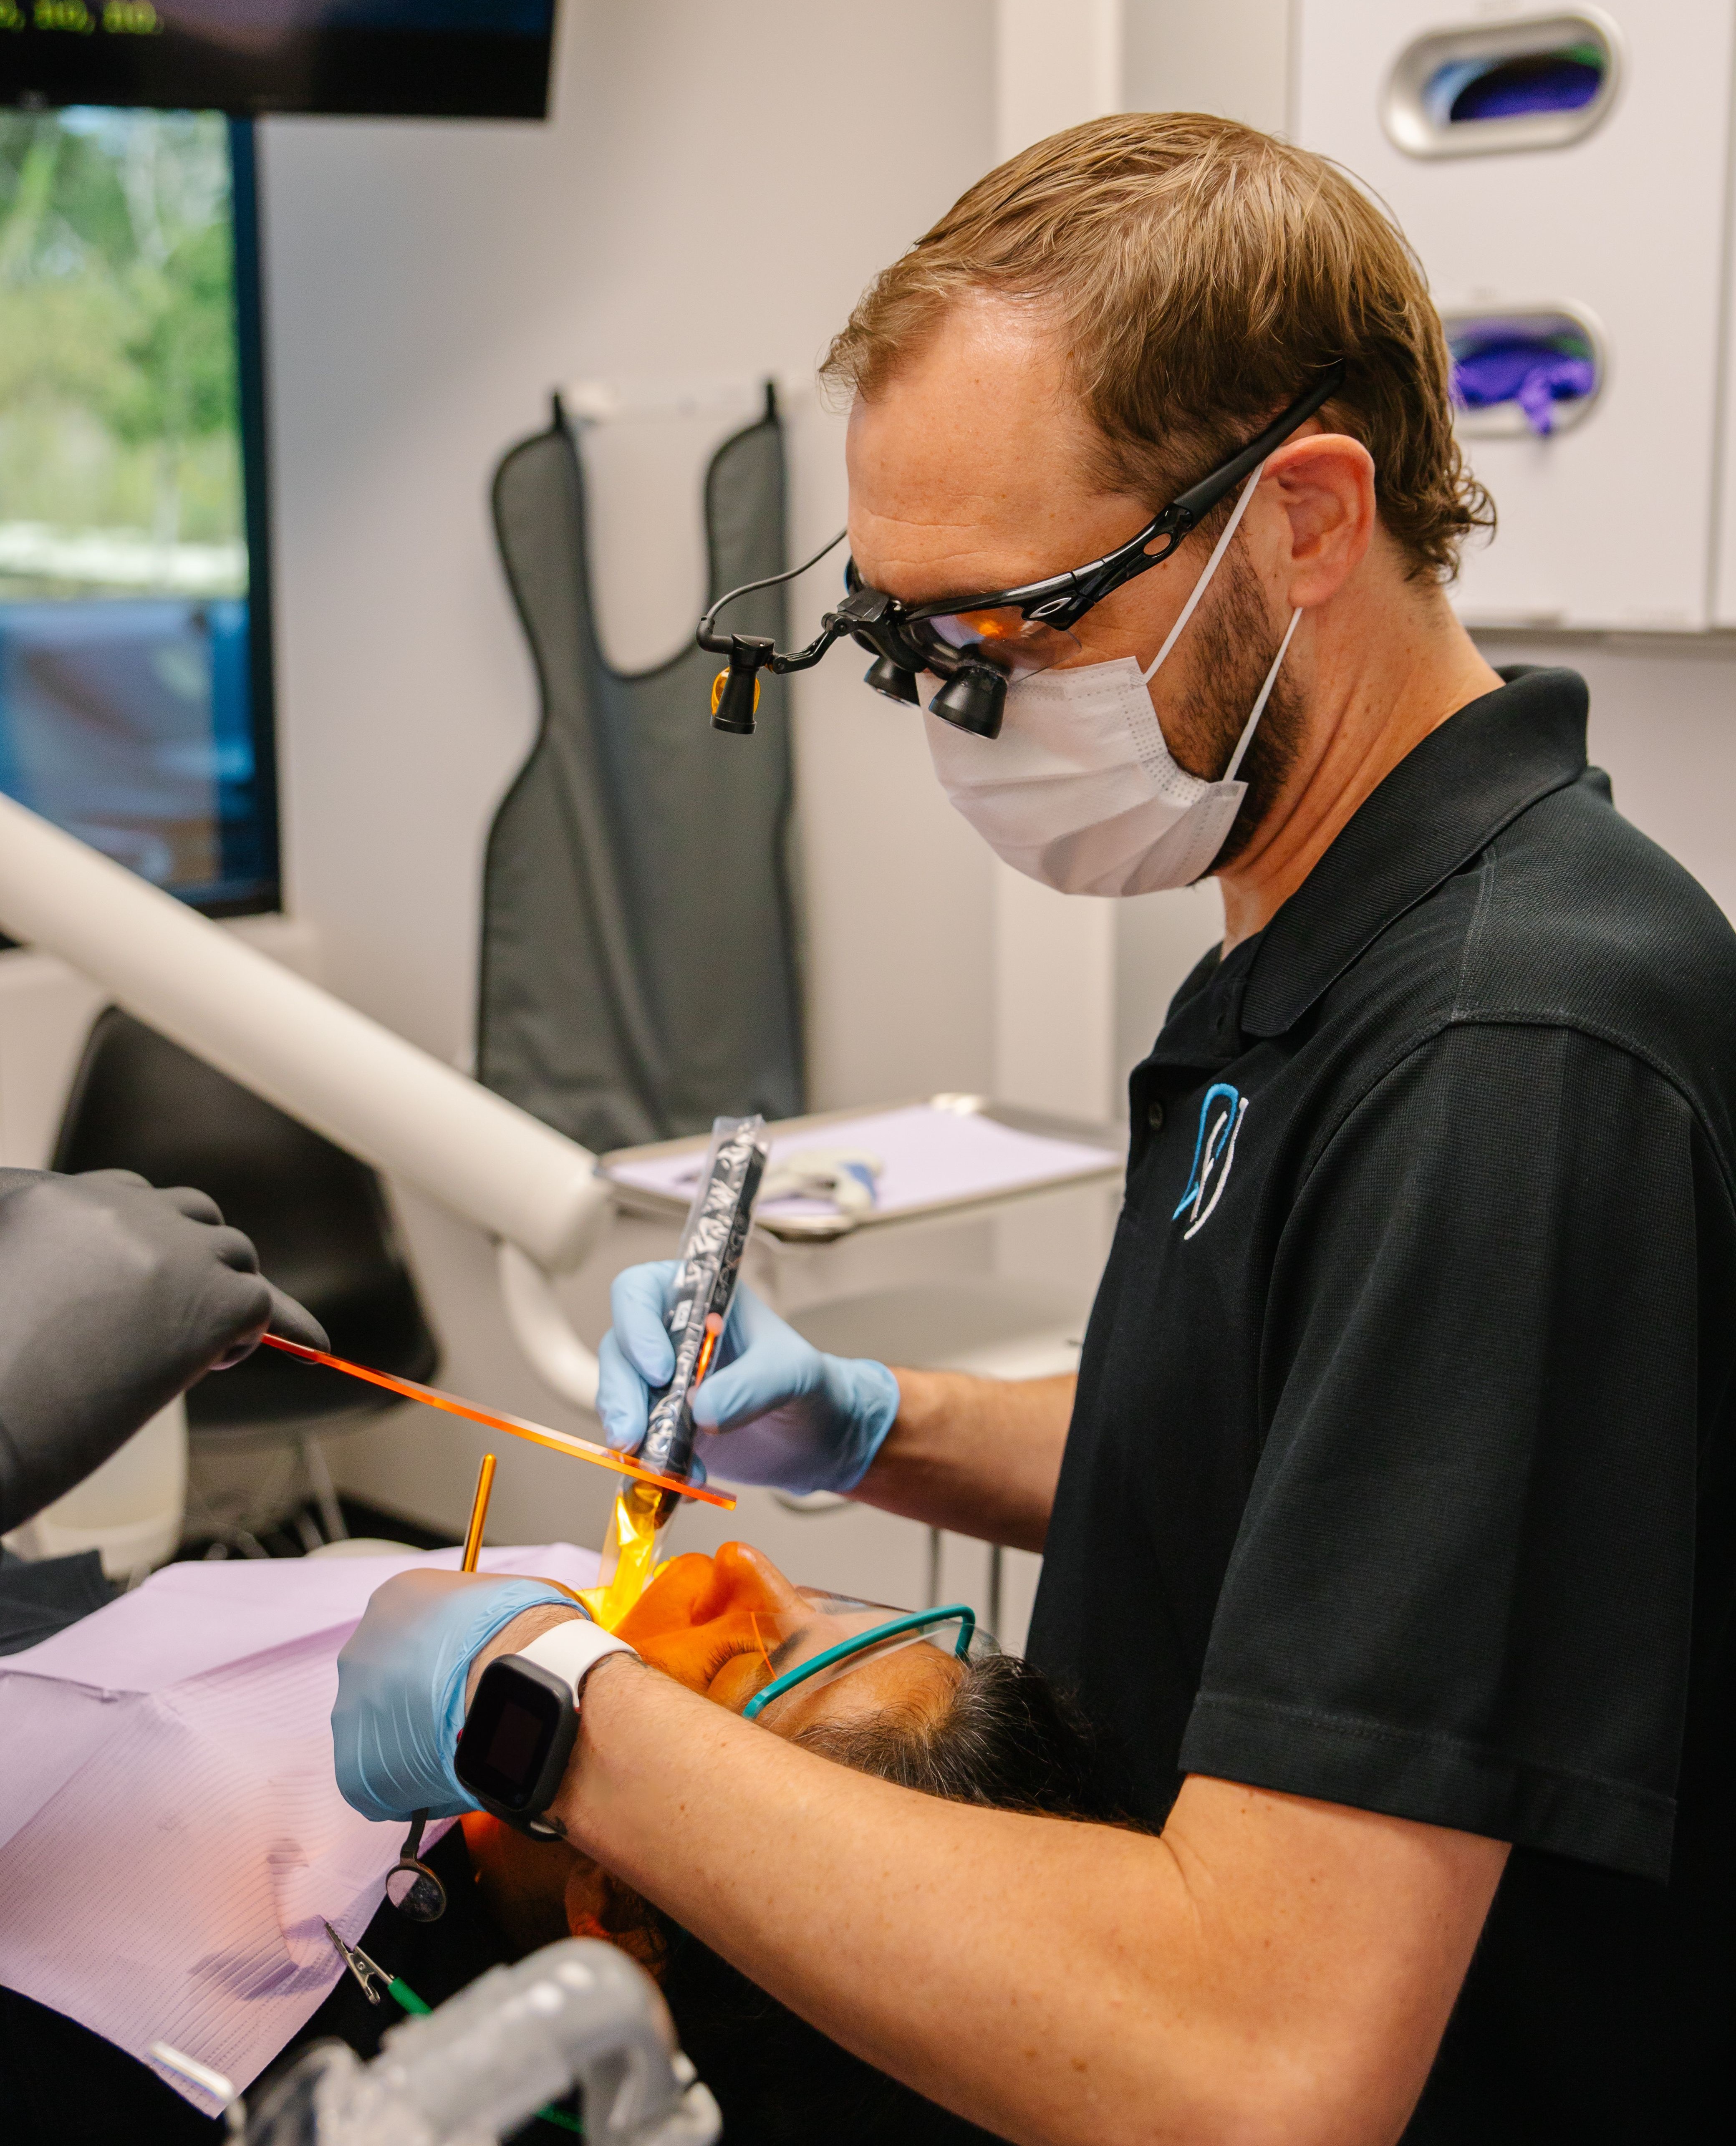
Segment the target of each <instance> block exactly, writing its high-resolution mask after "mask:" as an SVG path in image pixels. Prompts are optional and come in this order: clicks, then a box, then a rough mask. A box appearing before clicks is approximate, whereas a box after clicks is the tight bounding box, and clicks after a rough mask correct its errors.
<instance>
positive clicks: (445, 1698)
mask: <svg viewBox="0 0 1736 2146" xmlns="http://www.w3.org/2000/svg"><path fill="white" fill-rule="evenodd" d="M540 1602H553V1603H558V1604H559V1605H561V1607H562V1608H563V1609H571V1608H572V1607H573V1600H572V1597H571V1595H568V1594H566V1593H565V1592H564V1591H563V1590H561V1589H560V1588H558V1587H556V1586H554V1585H551V1583H550V1582H549V1581H548V1580H519V1579H496V1578H494V1577H492V1576H491V1575H486V1574H482V1573H473V1572H440V1571H434V1570H428V1569H427V1568H426V1567H425V1568H423V1569H422V1570H418V1571H414V1572H400V1573H397V1574H395V1575H393V1577H392V1579H390V1580H387V1582H386V1583H385V1585H383V1586H381V1587H377V1588H376V1589H375V1590H374V1591H373V1593H372V1595H370V1596H369V1597H368V1604H367V1609H366V1610H365V1611H364V1612H363V1613H362V1622H361V1623H360V1624H358V1625H357V1627H356V1629H355V1630H354V1631H353V1632H352V1633H351V1634H350V1636H349V1638H348V1639H347V1640H346V1641H345V1643H344V1648H343V1651H342V1654H339V1656H338V1657H337V1704H336V1705H335V1706H334V1707H333V1708H332V1754H333V1757H334V1759H335V1760H336V1762H337V1785H338V1787H339V1789H341V1790H342V1793H343V1798H344V1800H345V1802H346V1803H348V1804H353V1805H354V1806H355V1808H356V1809H357V1810H359V1811H360V1812H361V1813H362V1816H363V1817H364V1818H372V1819H387V1818H408V1817H409V1816H410V1814H411V1813H412V1811H418V1810H426V1811H427V1812H428V1813H429V1814H430V1815H431V1816H432V1817H434V1818H454V1817H456V1815H457V1814H458V1813H459V1812H460V1811H468V1810H475V1809H476V1808H477V1805H476V1798H475V1797H474V1796H473V1795H471V1794H470V1792H469V1791H468V1790H467V1789H465V1788H463V1787H461V1785H460V1784H459V1780H458V1776H457V1775H456V1774H455V1773H454V1772H453V1770H452V1754H453V1753H454V1752H455V1751H456V1749H457V1748H458V1732H459V1730H460V1729H462V1728H463V1726H464V1684H465V1679H466V1676H467V1675H468V1674H469V1670H470V1665H471V1662H472V1661H474V1660H475V1659H476V1656H477V1655H478V1654H480V1653H481V1651H482V1649H483V1648H484V1647H486V1645H487V1644H488V1642H489V1641H490V1640H491V1639H492V1638H493V1637H494V1635H495V1634H496V1632H498V1631H499V1630H500V1629H501V1627H502V1625H505V1624H511V1621H512V1619H514V1618H515V1617H516V1616H518V1615H519V1614H521V1612H522V1611H524V1610H526V1609H534V1608H535V1607H536V1605H537V1604H538V1603H540Z"/></svg>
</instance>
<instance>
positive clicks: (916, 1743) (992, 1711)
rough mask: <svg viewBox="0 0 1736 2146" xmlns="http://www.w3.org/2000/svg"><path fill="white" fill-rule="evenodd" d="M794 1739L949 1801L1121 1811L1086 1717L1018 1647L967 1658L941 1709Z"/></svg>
mask: <svg viewBox="0 0 1736 2146" xmlns="http://www.w3.org/2000/svg"><path fill="white" fill-rule="evenodd" d="M791 1742H792V1743H795V1744H801V1746H802V1748H803V1749H806V1750H809V1751H815V1752H817V1753H818V1754H820V1756H821V1758H824V1759H836V1761H837V1763H838V1764H840V1765H841V1766H849V1767H851V1768H852V1769H854V1770H855V1771H856V1773H858V1774H877V1775H878V1776H879V1778H880V1779H881V1780H883V1781H890V1782H892V1783H894V1784H895V1785H896V1786H897V1787H899V1788H900V1789H919V1790H920V1792H921V1793H922V1794H924V1795H929V1796H940V1797H943V1798H944V1799H945V1800H946V1801H947V1802H949V1803H955V1804H985V1805H987V1806H989V1807H990V1808H991V1809H995V1810H1015V1811H1032V1812H1035V1811H1046V1812H1048V1813H1049V1814H1050V1815H1051V1816H1054V1817H1065V1818H1081V1819H1110V1818H1113V1817H1114V1816H1115V1811H1114V1809H1112V1807H1111V1805H1110V1801H1109V1799H1108V1797H1107V1795H1106V1794H1105V1789H1104V1787H1103V1785H1102V1775H1103V1769H1102V1766H1101V1764H1100V1761H1099V1758H1098V1754H1097V1750H1096V1746H1095V1739H1093V1737H1092V1735H1091V1734H1090V1729H1088V1728H1087V1727H1086V1724H1085V1719H1084V1717H1083V1716H1082V1715H1081V1714H1080V1713H1079V1711H1078V1709H1076V1708H1075V1707H1074V1706H1073V1705H1071V1704H1070V1703H1069V1702H1068V1701H1067V1700H1066V1699H1065V1698H1064V1697H1063V1696H1062V1695H1061V1694H1060V1692H1059V1691H1057V1689H1055V1686H1054V1685H1053V1684H1050V1681H1049V1679H1047V1678H1046V1677H1045V1676H1043V1675H1042V1674H1040V1673H1039V1672H1038V1671H1037V1670H1035V1669H1032V1668H1031V1667H1030V1664H1029V1663H1027V1662H1024V1661H1021V1660H1020V1658H1019V1657H1018V1656H1017V1655H1016V1654H989V1655H986V1656H985V1657H983V1658H981V1659H978V1660H976V1661H972V1662H967V1663H965V1665H964V1674H963V1675H962V1676H961V1677H960V1679H959V1681H958V1684H956V1686H955V1689H954V1690H953V1692H952V1694H951V1696H950V1699H948V1700H947V1701H946V1703H945V1704H944V1705H942V1706H941V1707H940V1708H938V1709H935V1708H933V1707H930V1706H922V1705H919V1704H910V1705H908V1706H905V1705H895V1706H889V1707H887V1708H886V1709H884V1710H883V1711H882V1712H880V1713H879V1714H875V1716H873V1718H872V1719H869V1720H866V1721H852V1722H837V1723H834V1722H822V1723H821V1724H818V1725H816V1727H814V1728H812V1729H801V1730H800V1731H799V1732H798V1733H797V1734H796V1735H795V1736H793V1737H792V1738H791Z"/></svg>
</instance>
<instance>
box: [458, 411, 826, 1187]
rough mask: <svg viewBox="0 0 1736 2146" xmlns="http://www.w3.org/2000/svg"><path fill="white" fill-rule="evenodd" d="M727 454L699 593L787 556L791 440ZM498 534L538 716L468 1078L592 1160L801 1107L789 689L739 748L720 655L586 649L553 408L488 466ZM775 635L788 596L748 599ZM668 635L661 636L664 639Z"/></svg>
mask: <svg viewBox="0 0 1736 2146" xmlns="http://www.w3.org/2000/svg"><path fill="white" fill-rule="evenodd" d="M705 511H706V536H707V540H708V551H709V557H710V581H711V595H712V596H716V595H717V594H719V593H720V592H721V591H723V590H725V589H727V588H732V587H735V586H737V585H738V584H739V583H741V582H742V581H753V580H755V579H756V578H757V577H758V576H761V575H762V574H775V573H777V572H779V571H781V569H782V567H783V565H784V458H783V437H782V427H781V425H780V424H779V422H778V417H777V412H776V405H775V403H774V402H773V399H772V394H771V387H770V386H769V384H768V387H767V389H766V415H765V417H763V418H762V419H761V420H760V421H759V422H757V423H756V424H753V425H750V426H749V427H746V430H745V431H742V432H737V433H736V434H735V435H734V436H733V437H731V438H730V439H728V440H726V441H725V442H724V444H723V445H722V446H721V447H720V448H719V449H718V451H717V452H716V455H715V456H714V457H712V460H711V467H710V469H709V470H708V472H706V484H705ZM494 516H495V528H496V533H497V535H498V536H499V540H500V546H501V557H502V559H503V560H504V561H505V563H506V575H507V579H508V581H510V583H511V588H512V593H513V596H514V597H515V599H516V602H517V605H518V611H519V616H520V617H521V619H522V621H524V627H525V631H526V635H527V636H528V637H529V640H530V643H531V653H532V655H533V656H534V657H535V659H536V672H537V677H538V680H539V682H540V685H541V698H542V723H541V730H540V731H538V734H537V737H536V744H535V745H534V746H532V748H531V755H530V757H529V758H528V759H527V760H526V762H525V764H524V766H523V767H522V768H521V769H520V771H519V772H518V775H517V776H516V779H515V780H514V781H513V784H512V786H511V789H510V790H509V791H507V793H506V797H505V799H504V801H502V803H501V807H500V810H499V811H497V812H496V815H495V820H494V825H493V826H492V828H491V830H490V832H489V836H488V847H487V853H486V863H485V866H484V876H483V891H482V957H481V1001H480V1006H479V1010H478V1018H477V1034H476V1071H477V1075H478V1078H479V1079H481V1080H482V1081H483V1082H484V1083H485V1084H486V1085H487V1086H489V1087H491V1088H492V1089H494V1090H496V1093H498V1094H500V1095H505V1096H507V1097H509V1098H510V1099H511V1100H512V1101H513V1102H515V1103H518V1104H520V1105H522V1106H523V1107H524V1108H525V1109H526V1110H530V1111H531V1112H533V1113H534V1114H535V1115H536V1116H537V1117H539V1118H541V1119H542V1120H544V1121H545V1122H546V1124H548V1125H554V1126H556V1128H558V1130H561V1132H564V1133H567V1134H570V1135H571V1136H572V1138H573V1139H575V1140H581V1141H582V1142H583V1143H584V1145H586V1146H587V1147H590V1148H595V1149H598V1150H606V1149H609V1148H614V1147H626V1146H631V1145H636V1144H637V1143H638V1142H640V1141H643V1140H666V1139H670V1138H672V1137H674V1136H675V1135H677V1134H681V1133H694V1132H701V1131H705V1130H709V1128H710V1126H711V1120H712V1119H713V1118H714V1117H716V1116H717V1115H719V1114H720V1113H721V1112H727V1113H730V1114H731V1115H745V1114H746V1113H747V1112H749V1111H753V1110H760V1111H763V1112H764V1114H765V1115H766V1116H767V1117H768V1118H782V1117H790V1116H792V1115H795V1114H796V1113H797V1112H798V1111H800V1110H801V1107H802V1056H801V1001H800V997H799V994H798V990H797V979H796V930H795V921H794V916H793V913H792V908H791V896H790V885H789V875H788V871H787V866H786V856H785V849H786V832H787V827H788V821H789V816H790V807H791V758H790V731H789V722H788V707H787V703H788V687H787V686H786V682H785V681H784V680H782V679H781V678H771V677H767V678H766V681H765V691H764V694H763V696H762V698H761V710H760V727H759V731H758V733H757V735H756V736H755V737H754V738H752V739H751V741H750V740H747V739H743V738H736V737H728V736H723V735H722V734H721V733H720V732H718V731H714V730H713V729H712V728H711V722H710V721H709V715H710V709H711V678H712V674H713V673H714V672H715V671H716V668H717V659H716V657H715V656H707V655H706V654H705V653H704V652H703V651H701V650H700V649H698V648H696V647H692V646H689V647H687V648H686V649H684V650H683V651H682V652H681V654H680V655H679V656H675V657H674V658H673V659H672V660H671V661H669V662H667V663H665V664H661V665H660V666H658V667H657V668H656V669H655V670H651V671H640V672H637V673H636V674H633V675H631V676H628V675H624V674H623V673H621V672H619V671H612V670H611V669H610V667H609V666H608V665H607V663H606V661H604V659H603V654H602V651H601V647H600V646H599V645H598V641H597V634H596V614H595V611H594V608H593V606H592V602H591V584H590V574H589V570H588V562H587V555H586V546H587V542H588V541H590V539H591V536H592V534H593V533H594V532H591V531H589V530H588V529H587V527H586V511H585V480H584V470H583V466H582V463H581V459H580V456H579V452H578V442H577V441H576V438H575V437H574V434H573V432H572V430H571V427H570V425H569V423H568V422H567V420H566V417H565V416H564V414H563V412H562V411H561V406H560V402H559V401H558V399H557V400H556V405H555V419H554V422H553V424H552V425H551V427H550V428H549V430H548V431H547V432H541V433H538V434H536V436H535V437H532V438H531V439H528V440H524V441H521V442H520V443H519V444H518V445H517V446H516V447H513V448H511V449H510V450H509V451H508V452H507V454H506V457H505V459H504V460H503V461H502V462H501V466H500V468H499V470H498V472H496V477H495V482H494ZM738 609H739V612H740V614H741V615H740V617H739V622H737V620H736V618H734V617H732V619H731V624H732V626H735V628H736V631H738V632H742V633H763V634H781V632H782V630H783V591H781V589H768V590H766V591H762V592H761V593H760V594H758V595H756V596H748V597H746V598H744V599H743V601H742V602H741V605H740V606H739V607H738ZM675 623H676V622H675V621H671V626H674V625H675Z"/></svg>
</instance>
